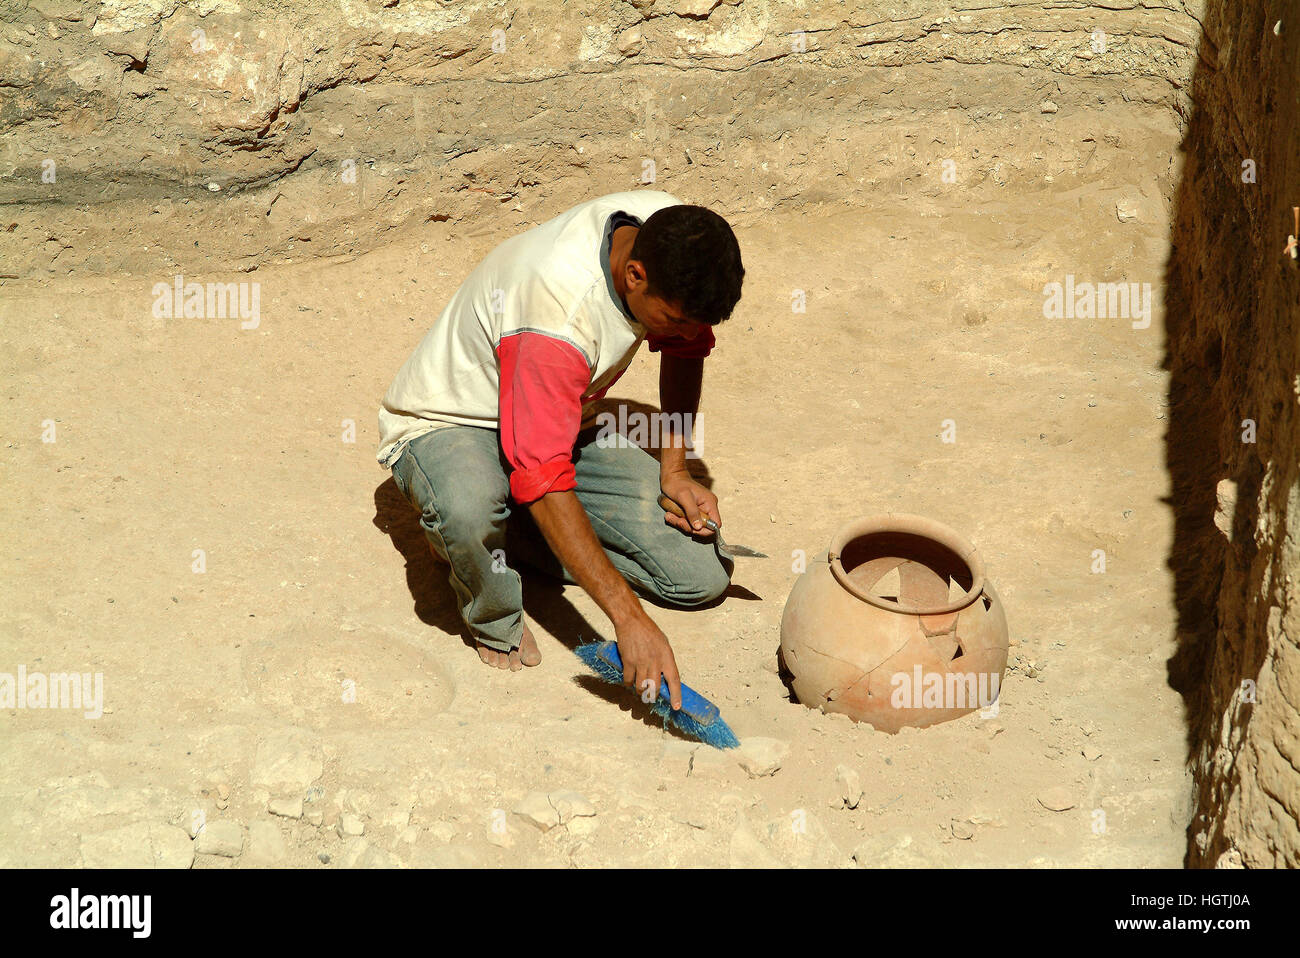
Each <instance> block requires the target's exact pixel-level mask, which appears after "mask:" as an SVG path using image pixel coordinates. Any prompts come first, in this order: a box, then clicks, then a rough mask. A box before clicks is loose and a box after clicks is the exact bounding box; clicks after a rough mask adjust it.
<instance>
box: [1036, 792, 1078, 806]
mask: <svg viewBox="0 0 1300 958" xmlns="http://www.w3.org/2000/svg"><path fill="white" fill-rule="evenodd" d="M1038 804H1039V805H1042V806H1043V808H1046V809H1048V810H1049V811H1053V812H1064V811H1067V810H1069V809H1071V808H1074V806H1075V805H1076V804H1077V803H1076V802H1075V800H1074V799H1073V798H1071V797H1070V793H1069V792H1067V791H1066V790H1065V789H1064V788H1061V787H1060V786H1057V787H1056V788H1049V789H1047V791H1045V792H1040V793H1039V794H1038Z"/></svg>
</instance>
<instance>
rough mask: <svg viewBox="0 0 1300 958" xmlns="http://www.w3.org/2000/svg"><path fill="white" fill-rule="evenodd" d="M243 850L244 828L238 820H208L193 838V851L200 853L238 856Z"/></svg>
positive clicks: (224, 856)
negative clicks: (197, 835) (196, 836)
mask: <svg viewBox="0 0 1300 958" xmlns="http://www.w3.org/2000/svg"><path fill="white" fill-rule="evenodd" d="M243 850H244V829H243V826H241V825H240V824H239V822H231V821H222V822H208V823H207V824H206V825H204V826H203V829H202V830H201V831H200V832H199V837H198V838H196V839H195V840H194V851H195V852H197V853H198V854H200V855H220V856H221V857H222V858H238V857H239V853H240V852H242V851H243Z"/></svg>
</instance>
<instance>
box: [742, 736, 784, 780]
mask: <svg viewBox="0 0 1300 958" xmlns="http://www.w3.org/2000/svg"><path fill="white" fill-rule="evenodd" d="M789 752H790V746H788V745H787V744H786V743H785V742H782V741H781V740H780V739H775V738H764V737H763V736H761V735H756V736H753V737H752V738H747V739H745V740H744V741H743V742H741V743H740V748H739V749H738V750H737V756H736V757H737V759H738V761H739V762H740V767H741V768H743V769H744V770H745V771H746V772H748V773H749V777H750V778H763V777H765V776H767V775H775V774H776V772H777V769H779V768H780V767H781V763H782V762H783V761H784V760H785V757H786V755H787V754H789Z"/></svg>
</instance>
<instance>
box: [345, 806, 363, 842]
mask: <svg viewBox="0 0 1300 958" xmlns="http://www.w3.org/2000/svg"><path fill="white" fill-rule="evenodd" d="M365 830H366V823H365V822H363V821H362V820H361V816H359V815H354V814H352V812H344V813H343V814H342V815H340V816H339V828H338V832H339V838H355V837H357V836H358V835H361V834H362V833H363V832H364V831H365Z"/></svg>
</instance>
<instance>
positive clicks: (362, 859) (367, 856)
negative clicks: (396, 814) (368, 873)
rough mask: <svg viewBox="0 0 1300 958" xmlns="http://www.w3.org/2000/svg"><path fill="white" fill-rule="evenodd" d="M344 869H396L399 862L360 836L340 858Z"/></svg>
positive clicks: (348, 845)
mask: <svg viewBox="0 0 1300 958" xmlns="http://www.w3.org/2000/svg"><path fill="white" fill-rule="evenodd" d="M339 864H340V865H342V866H343V867H344V868H396V867H397V860H396V859H395V858H393V856H391V855H389V854H388V852H386V851H384V850H383V849H382V848H379V847H378V846H375V845H372V844H370V842H368V841H366V839H364V838H361V837H360V836H357V837H354V838H352V839H351V840H350V841H349V842H348V843H347V844H346V845H345V846H344V847H343V854H342V855H341V856H340V857H339Z"/></svg>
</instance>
